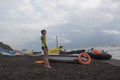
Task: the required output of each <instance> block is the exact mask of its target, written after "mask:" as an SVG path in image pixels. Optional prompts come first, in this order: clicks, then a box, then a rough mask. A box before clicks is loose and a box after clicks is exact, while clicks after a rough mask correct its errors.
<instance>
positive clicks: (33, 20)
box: [0, 0, 120, 50]
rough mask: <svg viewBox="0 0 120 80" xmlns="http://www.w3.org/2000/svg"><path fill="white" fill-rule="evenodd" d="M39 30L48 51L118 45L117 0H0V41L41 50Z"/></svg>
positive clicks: (119, 4) (119, 14)
mask: <svg viewBox="0 0 120 80" xmlns="http://www.w3.org/2000/svg"><path fill="white" fill-rule="evenodd" d="M42 29H46V30H47V31H48V32H47V36H48V42H49V47H50V48H51V47H55V44H56V42H55V37H56V35H57V36H58V39H59V44H60V45H63V46H65V47H66V48H67V49H70V48H72V49H74V48H81V47H94V46H104V45H113V44H120V0H0V41H2V42H4V43H7V44H10V45H11V46H12V47H13V48H14V49H24V48H25V49H34V50H40V49H41V42H40V36H41V34H40V31H41V30H42Z"/></svg>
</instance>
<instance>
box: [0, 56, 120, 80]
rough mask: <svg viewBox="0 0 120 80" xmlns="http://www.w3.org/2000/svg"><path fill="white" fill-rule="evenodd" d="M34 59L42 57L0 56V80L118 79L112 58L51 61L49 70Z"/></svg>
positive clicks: (119, 67) (119, 70) (118, 75)
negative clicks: (86, 60)
mask: <svg viewBox="0 0 120 80" xmlns="http://www.w3.org/2000/svg"><path fill="white" fill-rule="evenodd" d="M36 60H42V57H28V56H18V57H7V56H0V80H120V66H115V65H111V63H115V62H116V61H115V62H114V61H113V60H110V61H99V60H92V62H91V64H89V65H81V64H79V63H54V62H51V65H52V67H53V68H52V69H49V70H46V69H45V68H44V67H43V65H36V64H34V61H36ZM112 61H113V62H112ZM118 62H119V61H118Z"/></svg>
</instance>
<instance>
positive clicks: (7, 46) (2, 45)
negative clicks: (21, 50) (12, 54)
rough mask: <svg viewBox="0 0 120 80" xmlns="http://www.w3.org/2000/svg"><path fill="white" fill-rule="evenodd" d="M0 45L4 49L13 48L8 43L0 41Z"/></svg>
mask: <svg viewBox="0 0 120 80" xmlns="http://www.w3.org/2000/svg"><path fill="white" fill-rule="evenodd" d="M0 47H1V48H3V49H5V50H13V49H12V48H11V47H10V46H9V45H7V44H4V43H2V42H0Z"/></svg>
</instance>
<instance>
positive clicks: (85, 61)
mask: <svg viewBox="0 0 120 80" xmlns="http://www.w3.org/2000/svg"><path fill="white" fill-rule="evenodd" d="M78 61H79V62H80V63H81V64H90V62H91V57H90V56H89V55H88V54H87V53H80V54H79V55H78Z"/></svg>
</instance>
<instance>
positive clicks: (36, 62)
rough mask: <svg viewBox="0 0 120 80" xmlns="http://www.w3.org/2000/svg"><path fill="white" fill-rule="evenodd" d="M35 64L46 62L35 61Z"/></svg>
mask: <svg viewBox="0 0 120 80" xmlns="http://www.w3.org/2000/svg"><path fill="white" fill-rule="evenodd" d="M35 64H44V61H35Z"/></svg>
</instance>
